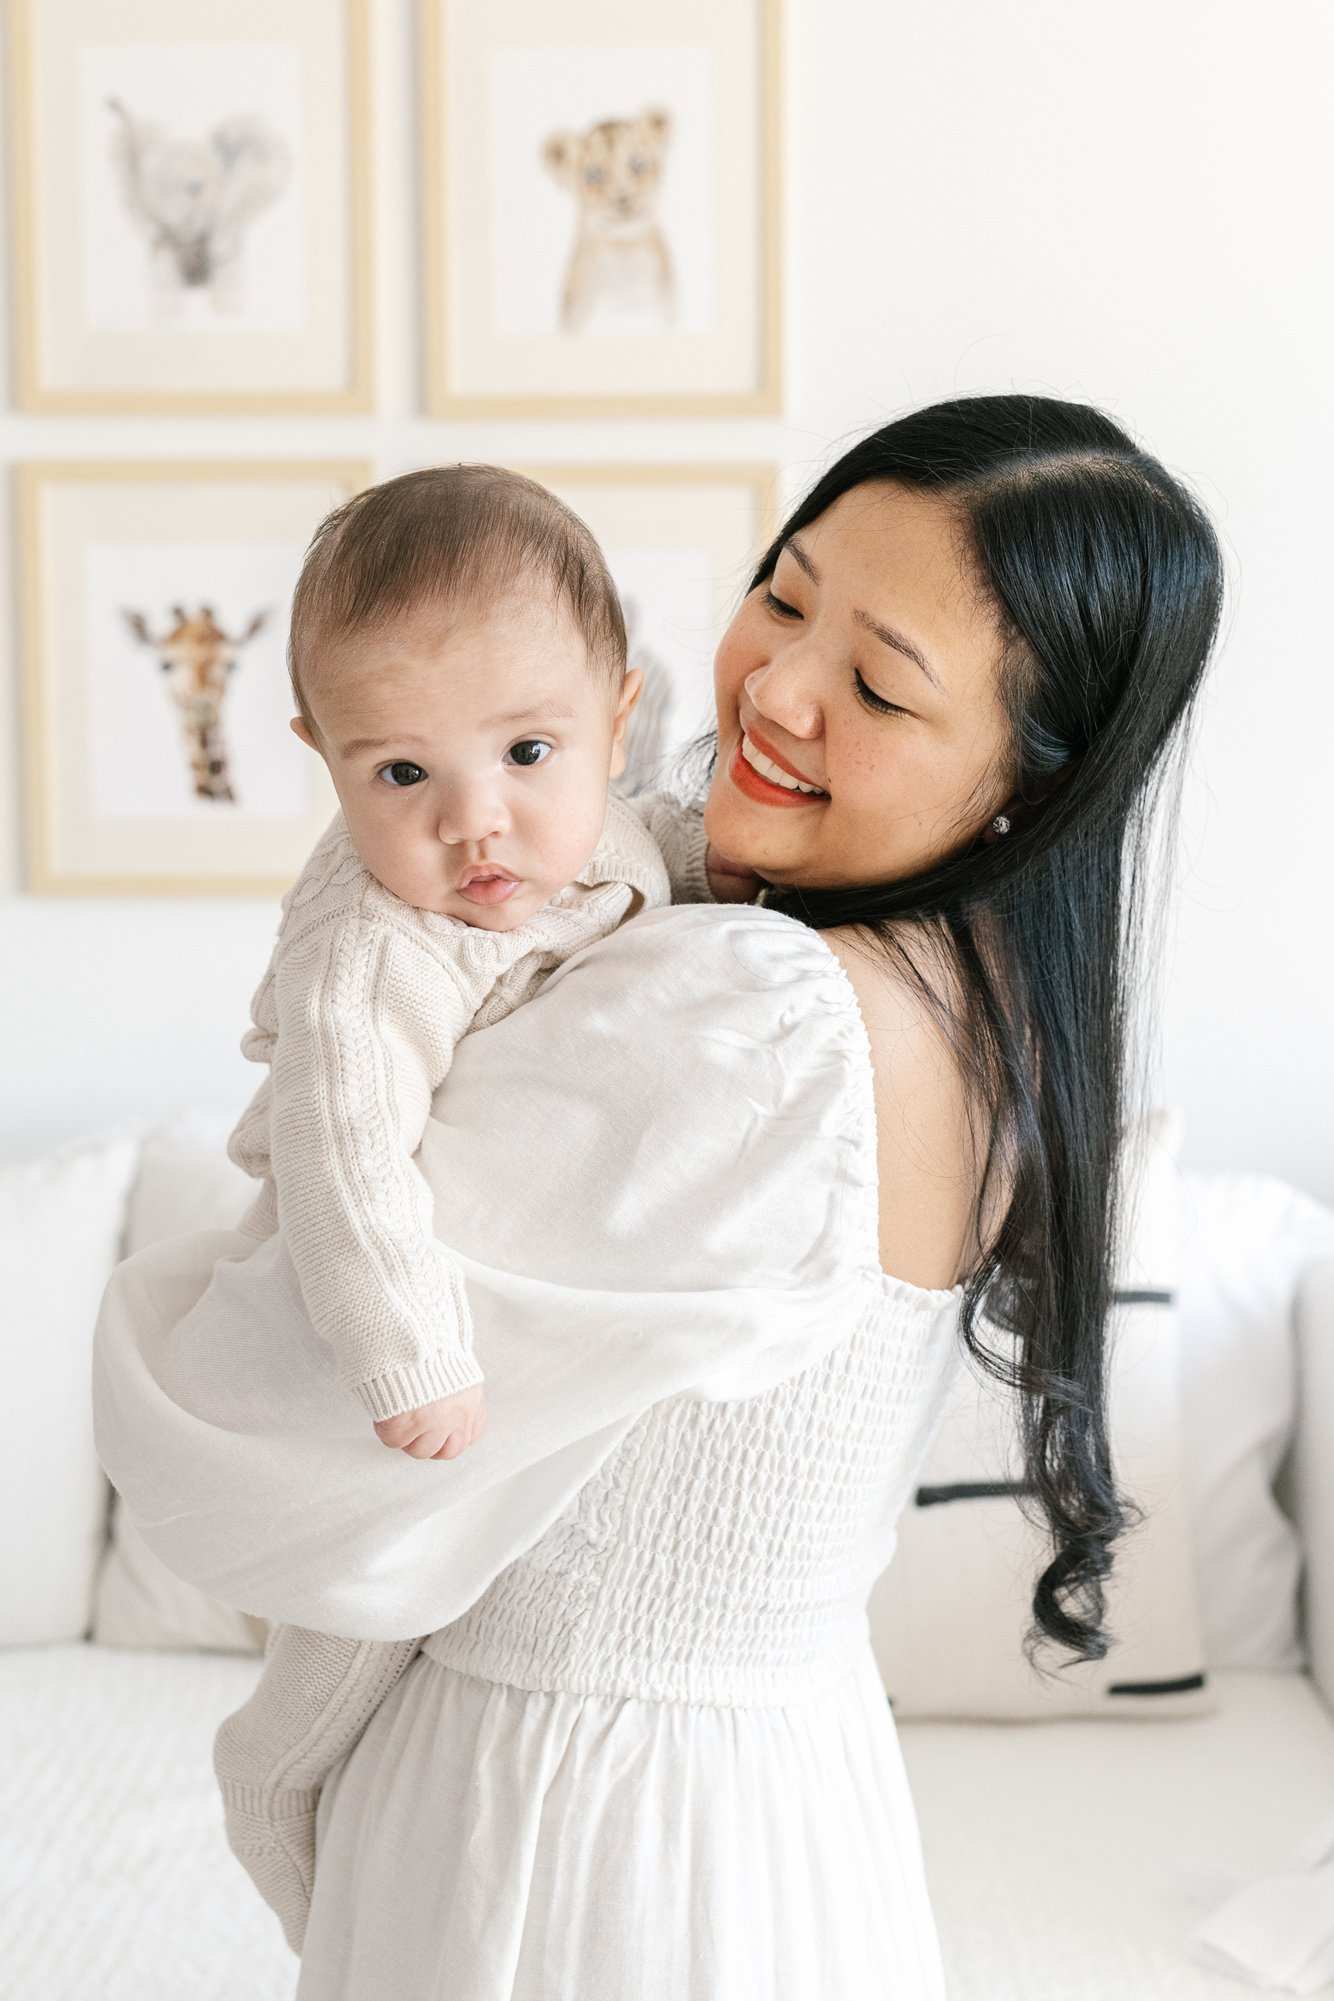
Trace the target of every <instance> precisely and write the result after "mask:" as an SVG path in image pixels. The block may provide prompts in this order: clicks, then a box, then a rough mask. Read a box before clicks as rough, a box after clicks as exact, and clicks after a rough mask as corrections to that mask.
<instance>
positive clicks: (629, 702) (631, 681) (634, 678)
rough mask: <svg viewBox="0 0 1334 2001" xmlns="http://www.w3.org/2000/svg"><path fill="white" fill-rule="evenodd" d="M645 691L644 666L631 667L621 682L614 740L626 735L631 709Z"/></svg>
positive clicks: (619, 739)
mask: <svg viewBox="0 0 1334 2001" xmlns="http://www.w3.org/2000/svg"><path fill="white" fill-rule="evenodd" d="M643 692H644V670H643V668H642V667H631V668H629V669H628V670H627V672H626V676H625V679H624V680H623V681H622V683H621V692H620V694H619V695H618V696H617V698H616V726H615V729H614V730H613V731H612V739H613V741H614V742H616V743H619V742H620V741H621V739H622V737H623V736H624V735H625V726H626V724H627V723H628V722H629V720H630V711H631V709H633V707H634V705H635V703H636V702H637V701H638V700H639V697H640V696H641V695H642V694H643Z"/></svg>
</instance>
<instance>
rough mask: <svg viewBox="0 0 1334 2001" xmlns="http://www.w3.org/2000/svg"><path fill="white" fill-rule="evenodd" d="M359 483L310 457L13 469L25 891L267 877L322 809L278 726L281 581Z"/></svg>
mask: <svg viewBox="0 0 1334 2001" xmlns="http://www.w3.org/2000/svg"><path fill="white" fill-rule="evenodd" d="M369 478H370V468H369V467H368V466H366V465H364V464H360V463H353V462H343V461H323V460H321V461H314V462H307V463H299V462H298V463H283V464H273V463H268V462H259V463H251V462H248V461H244V460H236V461H221V462H210V463H204V464H186V463H180V462H173V461H167V460H157V461H151V462H138V463H130V464H116V463H111V462H99V463H96V464H79V463H76V462H72V461H59V462H49V463H44V464H31V465H26V466H23V467H22V468H21V469H20V471H19V482H20V515H21V525H22V538H23V539H22V553H23V571H22V574H23V614H24V635H23V641H24V646H23V650H24V656H25V660H26V665H27V690H26V694H27V701H26V713H25V731H26V736H25V750H26V755H25V760H24V761H25V768H26V772H27V787H28V798H27V807H28V813H27V822H28V843H27V883H28V887H29V888H30V889H32V890H34V891H37V892H38V893H43V894H68V895H78V896H87V895H97V894H111V895H134V896H150V895H163V896H198V895H226V894H230V895H237V896H267V895H272V894H275V893H278V892H281V891H282V890H284V889H285V888H287V886H288V885H289V884H290V882H291V881H292V880H293V878H294V877H295V875H296V873H297V871H298V870H299V868H300V866H301V863H302V862H303V861H304V859H305V857H306V855H307V854H308V853H309V851H310V849H311V848H312V847H313V846H314V844H315V841H316V840H317V839H318V837H319V835H320V833H321V832H322V831H323V829H324V828H325V827H326V826H327V825H328V823H329V820H330V818H331V816H332V814H333V812H334V810H335V807H336V805H337V801H336V798H335V796H334V793H333V789H332V786H331V785H330V782H329V779H328V776H327V773H326V771H325V768H324V765H323V763H322V762H321V760H320V759H319V758H318V757H317V756H316V755H315V753H314V752H313V751H311V750H309V749H308V748H307V747H306V745H304V744H303V743H301V742H299V741H298V739H297V738H296V737H295V736H294V735H293V734H292V731H291V730H290V728H289V726H288V725H289V721H290V718H291V716H292V714H293V701H292V695H291V689H290V687H289V684H288V679H287V664H286V643H287V626H288V618H289V612H290V605H291V596H292V589H293V586H294V585H295V583H296V579H297V574H298V572H299V570H300V567H301V561H302V557H303V555H304V553H305V549H306V545H307V543H308V542H309V540H310V537H311V535H312V533H313V532H314V530H315V528H316V527H317V525H318V524H319V522H320V521H321V520H322V519H323V517H324V515H325V514H327V513H328V511H329V510H330V508H332V507H336V506H337V505H338V504H339V502H340V501H342V500H345V499H346V498H348V497H349V496H350V495H351V494H353V493H355V492H357V491H358V490H359V489H360V488H361V487H363V486H365V485H366V484H367V483H368V481H369Z"/></svg>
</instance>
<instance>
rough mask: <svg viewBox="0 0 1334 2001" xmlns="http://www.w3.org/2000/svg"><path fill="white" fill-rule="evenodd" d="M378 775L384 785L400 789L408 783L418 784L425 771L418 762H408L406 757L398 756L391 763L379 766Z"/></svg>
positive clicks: (396, 789)
mask: <svg viewBox="0 0 1334 2001" xmlns="http://www.w3.org/2000/svg"><path fill="white" fill-rule="evenodd" d="M379 776H380V777H381V778H383V780H384V782H385V784H386V785H391V786H392V787H393V788H394V790H395V791H401V790H402V789H403V788H404V787H405V786H408V785H420V784H421V782H422V780H423V778H425V776H426V773H425V772H424V771H423V770H422V768H421V766H420V765H419V764H409V763H408V761H407V759H406V758H398V759H396V760H395V762H394V763H393V764H386V765H383V766H381V769H380V772H379Z"/></svg>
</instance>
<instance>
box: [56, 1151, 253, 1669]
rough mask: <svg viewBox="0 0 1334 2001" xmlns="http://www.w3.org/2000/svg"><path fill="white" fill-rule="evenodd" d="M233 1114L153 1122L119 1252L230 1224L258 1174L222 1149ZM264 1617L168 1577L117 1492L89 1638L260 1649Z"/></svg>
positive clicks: (107, 1641)
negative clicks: (249, 1171) (160, 1123)
mask: <svg viewBox="0 0 1334 2001" xmlns="http://www.w3.org/2000/svg"><path fill="white" fill-rule="evenodd" d="M234 1124H235V1120H234V1119H223V1118H220V1117H214V1116H213V1115H211V1114H207V1113H198V1112H192V1113H186V1114H184V1115H182V1116H181V1117H180V1118H178V1119H175V1120H173V1121H172V1122H171V1123H170V1124H168V1125H165V1126H161V1127H158V1128H156V1129H154V1130H152V1131H150V1132H149V1133H148V1134H147V1135H146V1136H145V1139H144V1143H143V1152H142V1156H141V1159H140V1164H139V1173H138V1175H137V1177H136V1179H135V1183H134V1187H133V1189H132V1191H131V1194H130V1199H129V1210H128V1218H127V1222H126V1228H125V1243H124V1255H125V1256H126V1257H130V1256H132V1255H133V1253H134V1252H135V1251H137V1250H141V1249H142V1248H143V1246H144V1245H145V1244H151V1243H156V1242H157V1241H158V1239H159V1238H163V1237H177V1236H183V1235H185V1234H186V1233H187V1232H188V1231H192V1230H216V1229H230V1228H231V1226H232V1225H233V1224H234V1223H235V1222H236V1220H237V1218H238V1217H239V1216H240V1214H241V1212H242V1210H243V1209H245V1207H246V1205H247V1204H248V1202H249V1201H250V1199H251V1197H252V1196H253V1194H254V1192H255V1184H254V1182H253V1181H251V1180H250V1178H249V1176H248V1175H245V1174H243V1173H242V1172H241V1169H240V1168H239V1167H236V1166H234V1165H233V1164H232V1162H231V1161H230V1160H229V1159H228V1158H227V1153H226V1142H227V1135H228V1134H229V1133H230V1131H231V1129H232V1126H233V1125H234ZM266 1630H267V1628H266V1626H265V1623H264V1621H263V1620H262V1619H254V1618H251V1617H250V1616H249V1615H248V1614H247V1613H245V1612H236V1611H233V1610H232V1608H231V1607H230V1606H229V1605H220V1604H219V1603H218V1602H217V1600H216V1599H213V1598H209V1597H206V1596H205V1594H204V1593H203V1592H202V1591H199V1590H196V1588H195V1586H194V1585H193V1584H186V1583H185V1582H184V1581H183V1580H182V1579H181V1578H179V1577H175V1576H173V1575H172V1573H171V1571H169V1570H168V1569H167V1567H166V1565H165V1564H164V1563H163V1562H162V1561H161V1559H160V1558H159V1557H156V1556H154V1554H153V1552H152V1550H151V1549H149V1547H148V1545H147V1543H145V1542H144V1540H143V1538H142V1536H141V1535H140V1534H139V1531H138V1530H137V1529H136V1528H135V1526H134V1523H133V1522H132V1521H131V1520H130V1518H129V1516H128V1515H127V1514H126V1513H125V1510H124V1508H123V1507H122V1506H121V1502H120V1496H119V1494H117V1495H116V1496H115V1499H114V1501H113V1504H112V1512H111V1546H110V1548H109V1549H108V1550H107V1553H106V1560H105V1562H104V1563H103V1565H102V1574H101V1576H100V1577H99V1579H98V1584H97V1605H96V1613H95V1617H94V1622H93V1638H94V1639H95V1640H99V1641H101V1642H102V1643H103V1645H106V1646H113V1647H204V1648H208V1649H210V1650H216V1651H221V1652H226V1653H234V1652H246V1653H253V1652H258V1651H259V1650H260V1649H261V1648H262V1647H263V1644H264V1635H265V1632H266Z"/></svg>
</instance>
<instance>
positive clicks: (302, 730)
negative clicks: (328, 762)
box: [287, 716, 323, 756]
mask: <svg viewBox="0 0 1334 2001" xmlns="http://www.w3.org/2000/svg"><path fill="white" fill-rule="evenodd" d="M287 727H288V728H289V729H290V730H291V732H292V734H293V735H294V736H299V737H300V739H301V741H302V743H305V744H309V745H310V748H311V749H312V750H319V748H320V747H319V745H318V744H317V743H316V741H315V739H314V737H313V736H312V735H311V733H310V724H309V723H308V722H307V721H306V719H305V717H304V716H293V718H292V720H291V722H290V723H289V724H288V725H287ZM320 754H321V756H322V755H323V752H321V753H320Z"/></svg>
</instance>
